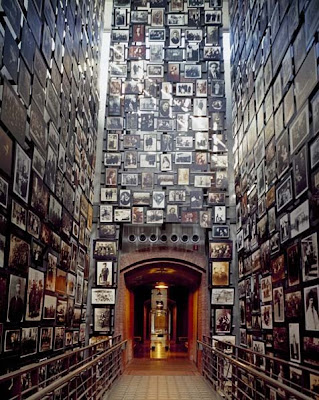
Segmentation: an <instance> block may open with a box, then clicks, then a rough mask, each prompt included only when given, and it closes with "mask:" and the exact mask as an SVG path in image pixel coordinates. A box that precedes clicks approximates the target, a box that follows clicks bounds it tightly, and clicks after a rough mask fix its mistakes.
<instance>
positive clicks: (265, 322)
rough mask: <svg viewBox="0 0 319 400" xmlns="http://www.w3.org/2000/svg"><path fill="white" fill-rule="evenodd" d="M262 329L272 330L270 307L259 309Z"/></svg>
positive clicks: (265, 306)
mask: <svg viewBox="0 0 319 400" xmlns="http://www.w3.org/2000/svg"><path fill="white" fill-rule="evenodd" d="M260 310H261V327H262V329H273V318H272V305H270V304H267V305H264V306H261V307H260Z"/></svg>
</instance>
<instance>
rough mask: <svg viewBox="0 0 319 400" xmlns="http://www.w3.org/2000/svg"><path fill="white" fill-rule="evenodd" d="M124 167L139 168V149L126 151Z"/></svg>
mask: <svg viewBox="0 0 319 400" xmlns="http://www.w3.org/2000/svg"><path fill="white" fill-rule="evenodd" d="M124 167H125V168H128V169H135V168H137V151H132V150H129V151H125V152H124Z"/></svg>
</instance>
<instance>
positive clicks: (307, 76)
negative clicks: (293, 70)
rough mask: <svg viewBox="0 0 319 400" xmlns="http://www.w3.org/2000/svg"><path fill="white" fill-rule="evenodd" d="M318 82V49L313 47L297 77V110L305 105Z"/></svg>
mask: <svg viewBox="0 0 319 400" xmlns="http://www.w3.org/2000/svg"><path fill="white" fill-rule="evenodd" d="M317 81H318V73H317V56H316V48H315V46H314V45H313V46H312V48H311V50H310V51H309V52H308V55H307V57H306V59H305V61H304V62H303V64H302V65H301V67H300V69H299V71H298V73H297V75H296V76H295V80H294V82H295V95H296V96H295V97H296V105H297V110H299V109H300V107H301V106H302V105H303V103H304V102H305V101H306V99H307V98H308V96H309V94H310V93H311V92H312V90H313V89H314V87H315V86H316V83H317Z"/></svg>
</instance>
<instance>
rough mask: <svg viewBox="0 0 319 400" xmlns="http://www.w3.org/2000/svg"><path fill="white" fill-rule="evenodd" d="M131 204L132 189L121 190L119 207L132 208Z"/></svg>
mask: <svg viewBox="0 0 319 400" xmlns="http://www.w3.org/2000/svg"><path fill="white" fill-rule="evenodd" d="M131 203H132V192H131V190H130V189H120V195H119V202H118V204H119V206H120V207H131ZM114 219H115V218H114Z"/></svg>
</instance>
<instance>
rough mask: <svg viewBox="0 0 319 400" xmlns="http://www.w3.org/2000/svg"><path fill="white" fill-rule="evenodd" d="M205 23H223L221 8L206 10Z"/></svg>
mask: <svg viewBox="0 0 319 400" xmlns="http://www.w3.org/2000/svg"><path fill="white" fill-rule="evenodd" d="M204 21H205V24H206V25H219V24H222V12H221V10H208V11H205V20H204Z"/></svg>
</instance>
